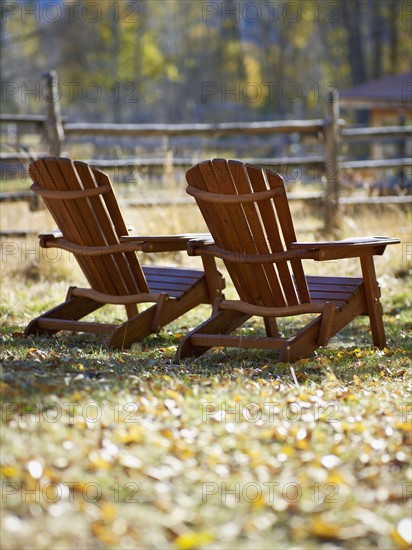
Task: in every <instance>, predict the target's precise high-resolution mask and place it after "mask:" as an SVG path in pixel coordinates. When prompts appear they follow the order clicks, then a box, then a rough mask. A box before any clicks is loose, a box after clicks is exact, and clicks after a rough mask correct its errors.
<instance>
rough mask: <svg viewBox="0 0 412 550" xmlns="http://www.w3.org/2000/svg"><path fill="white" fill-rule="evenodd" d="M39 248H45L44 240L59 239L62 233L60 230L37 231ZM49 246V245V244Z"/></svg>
mask: <svg viewBox="0 0 412 550" xmlns="http://www.w3.org/2000/svg"><path fill="white" fill-rule="evenodd" d="M38 237H39V241H40V246H41V248H47V246H46V242H49V243H50V242H51V241H53V240H55V239H61V238H62V237H63V234H62V232H61V231H58V230H56V231H47V233H39V235H38ZM49 246H50V245H49Z"/></svg>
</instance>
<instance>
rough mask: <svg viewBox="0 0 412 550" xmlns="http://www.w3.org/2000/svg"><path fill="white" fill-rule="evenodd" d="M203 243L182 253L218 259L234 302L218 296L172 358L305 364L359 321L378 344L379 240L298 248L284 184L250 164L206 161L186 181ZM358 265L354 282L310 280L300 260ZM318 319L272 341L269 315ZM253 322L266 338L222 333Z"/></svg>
mask: <svg viewBox="0 0 412 550" xmlns="http://www.w3.org/2000/svg"><path fill="white" fill-rule="evenodd" d="M186 178H187V181H188V184H189V186H188V188H187V192H188V193H189V194H190V195H192V196H193V197H194V198H195V199H196V202H197V204H198V206H199V208H200V210H201V212H202V214H203V216H204V219H205V221H206V223H207V225H208V228H209V230H210V233H211V235H212V240H209V241H207V240H198V241H196V240H194V241H191V242H189V243H188V244H189V248H188V251H189V254H192V255H200V256H202V257H203V258H207V257H217V258H221V259H223V261H224V263H225V265H226V268H227V271H228V272H229V275H230V277H231V278H232V281H233V283H234V286H235V288H236V290H237V293H238V295H239V299H238V300H225V299H224V298H222V297H218V298H217V300H216V302H215V304H214V309H213V314H212V316H211V317H210V319H208V320H207V321H206V322H204V323H203V324H201V325H200V326H199V327H197V328H196V329H195V330H193V331H192V332H190V333H189V334H188V335H187V336H186V337H185V338H184V339H183V340H182V342H181V345H180V346H179V349H178V353H177V356H178V358H180V359H181V358H184V357H190V356H200V355H202V354H203V353H204V352H205V351H207V350H208V349H209V348H211V347H213V346H227V347H230V346H235V347H242V348H264V349H279V350H280V358H279V360H280V361H294V360H296V359H298V358H300V357H306V356H308V355H309V354H310V353H311V352H313V351H314V350H315V349H316V348H318V347H319V346H324V345H326V344H327V343H328V340H329V339H330V338H331V337H332V336H334V335H335V334H336V333H337V332H339V331H340V330H341V329H342V328H343V327H345V326H346V325H347V324H348V323H350V322H351V321H352V320H353V319H355V318H356V317H357V316H358V315H368V316H369V319H370V325H371V330H372V337H373V343H374V344H375V345H376V346H379V347H384V346H385V332H384V327H383V321H382V309H381V304H380V301H379V297H380V292H379V287H378V283H377V281H376V275H375V268H374V262H373V255H375V254H378V255H380V254H383V252H384V250H385V248H386V246H387V245H388V244H395V243H399V240H397V239H390V238H386V237H364V238H360V239H348V240H344V241H334V242H313V243H302V242H297V240H296V235H295V230H294V227H293V223H292V217H291V213H290V210H289V204H288V199H287V196H286V192H285V187H284V183H283V180H282V178H281V176H280V175H279V174H277V173H276V172H273V171H271V170H265V169H263V168H260V167H258V166H255V165H251V164H243V163H241V162H238V161H233V160H229V161H226V160H223V159H214V160H212V161H205V162H202V163H200V164H197V165H196V166H194V167H193V168H191V169H190V170H189V171H188V172H187V175H186ZM352 257H359V258H360V264H361V270H362V277H359V278H358V277H319V276H316V277H313V276H309V275H306V274H305V271H304V268H303V265H302V260H304V259H308V260H316V261H322V260H336V259H342V258H352ZM303 314H317V316H316V317H315V318H314V319H312V320H311V321H310V322H309V323H308V324H307V325H306V326H305V327H304V328H302V329H300V330H298V331H297V332H296V333H295V334H294V335H293V336H292V337H290V338H280V337H279V334H278V330H277V326H276V319H277V318H278V317H288V316H295V315H303ZM252 316H261V317H263V319H264V324H265V328H266V336H261V337H254V336H253V337H250V336H244V335H241V334H239V333H238V334H237V335H236V334H235V335H230V333H231V332H233V331H234V330H235V329H237V328H238V327H240V326H241V325H242V324H243V323H245V321H247V320H248V319H249V318H250V317H252Z"/></svg>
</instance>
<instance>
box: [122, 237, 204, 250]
mask: <svg viewBox="0 0 412 550" xmlns="http://www.w3.org/2000/svg"><path fill="white" fill-rule="evenodd" d="M209 238H210V235H209V233H184V234H181V235H150V236H149V235H127V236H124V237H120V242H121V243H130V244H131V243H136V244H137V245H138V246H139V250H141V251H142V252H174V251H181V250H186V249H187V246H188V242H189V241H191V240H193V239H209Z"/></svg>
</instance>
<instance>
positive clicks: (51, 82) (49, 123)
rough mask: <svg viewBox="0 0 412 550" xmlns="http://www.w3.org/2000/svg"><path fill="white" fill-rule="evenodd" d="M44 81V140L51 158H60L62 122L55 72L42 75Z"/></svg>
mask: <svg viewBox="0 0 412 550" xmlns="http://www.w3.org/2000/svg"><path fill="white" fill-rule="evenodd" d="M44 78H45V80H46V86H45V88H46V94H45V99H46V103H47V111H46V138H47V144H48V146H49V152H50V154H51V155H52V156H53V157H60V155H61V151H62V143H63V140H64V130H63V122H62V116H61V109H60V95H59V90H60V89H59V81H58V78H57V73H56V71H50V72H49V73H46V74H45V75H44Z"/></svg>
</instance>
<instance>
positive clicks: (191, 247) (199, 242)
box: [187, 234, 215, 256]
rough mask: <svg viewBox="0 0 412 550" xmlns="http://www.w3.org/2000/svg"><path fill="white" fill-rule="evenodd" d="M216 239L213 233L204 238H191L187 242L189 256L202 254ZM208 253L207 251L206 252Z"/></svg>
mask: <svg viewBox="0 0 412 550" xmlns="http://www.w3.org/2000/svg"><path fill="white" fill-rule="evenodd" d="M214 244H215V241H214V240H213V238H212V236H211V235H206V234H205V238H203V239H190V241H188V242H187V253H188V255H189V256H202V254H205V251H206V250H207V248H208V247H209V246H214ZM206 253H207V252H206Z"/></svg>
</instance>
